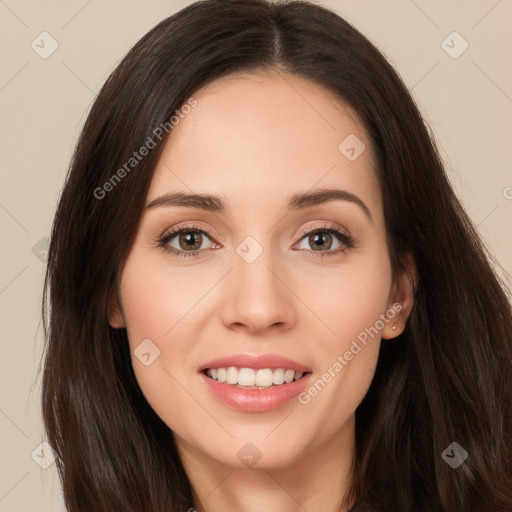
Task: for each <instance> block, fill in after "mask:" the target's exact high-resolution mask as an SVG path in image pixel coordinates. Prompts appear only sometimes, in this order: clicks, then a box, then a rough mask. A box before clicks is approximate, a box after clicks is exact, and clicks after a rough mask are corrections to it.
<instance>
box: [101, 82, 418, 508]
mask: <svg viewBox="0 0 512 512" xmlns="http://www.w3.org/2000/svg"><path fill="white" fill-rule="evenodd" d="M194 98H195V99H196V100H197V102H198V104H197V106H196V107H195V108H194V109H193V110H192V111H191V112H190V113H189V114H188V115H187V116H186V117H185V118H184V119H182V120H181V121H180V123H179V124H178V125H177V126H175V127H174V128H173V131H172V133H171V136H170V137H169V139H168V140H167V142H166V145H165V147H164V151H163V153H162V155H161V158H160V160H159V163H158V165H157V168H156V170H155V173H154V176H153V179H152V182H151V186H150V190H149V193H148V196H147V203H149V202H150V201H151V200H153V199H154V198H156V197H158V196H160V195H162V194H165V193H169V192H176V191H181V192H188V193H191V192H194V193H208V194H215V195H219V196H222V197H223V198H224V199H225V201H226V202H227V204H228V206H229V208H228V210H227V212H226V213H218V212H216V213H214V212H208V211H204V210H200V209H198V208H191V207H184V206H162V207H157V208H152V209H150V210H147V211H145V212H144V214H143V216H142V217H141V220H140V224H139V226H138V230H137V234H136V237H135V240H134V243H133V245H132V247H131V249H130V251H129V254H128V256H127V259H126V262H125V265H124V267H123V269H122V274H121V279H120V286H119V290H118V297H117V298H116V299H114V300H113V302H112V305H111V309H110V312H109V323H110V325H111V326H112V327H115V328H123V327H125V328H126V329H127V333H128V338H129V342H130V348H131V351H132V354H133V351H134V350H135V349H136V348H137V347H138V346H139V344H140V343H141V342H142V340H144V339H147V338H149V339H150V340H151V342H152V343H153V344H154V346H156V347H158V349H159V350H160V355H159V357H157V358H156V359H155V360H154V362H152V363H151V364H150V365H148V366H145V365H144V364H142V363H141V361H140V360H139V359H138V358H136V357H132V361H133V367H134V371H135V374H136V377H137V380H138V382H139V385H140V387H141V389H142V391H143V393H144V395H145V396H146V398H147V400H148V402H149V403H150V404H151V406H152V407H153V408H154V410H155V411H156V413H157V414H158V415H159V416H160V418H162V420H163V421H164V422H165V423H166V424H167V425H168V426H169V428H170V429H172V431H173V433H174V438H175V440H176V443H177V446H178V450H179V453H180V456H181V459H182V462H183V465H184V467H185V470H186V472H187V475H188V477H189V479H190V481H191V484H192V487H193V489H194V495H195V507H196V509H197V510H199V511H203V510H208V511H215V512H216V511H226V510H237V511H247V512H251V511H261V510H267V511H269V512H272V511H279V512H292V511H293V512H295V511H296V510H298V509H300V507H304V509H306V510H324V511H334V510H339V508H338V507H339V506H340V503H341V498H342V497H343V495H344V493H345V491H346V489H347V485H348V483H349V469H350V460H351V457H352V454H353V450H354V442H355V441H354V439H355V438H354V435H355V428H354V427H355V423H354V413H355V409H356V408H357V406H358V405H359V403H360V402H361V401H362V399H363V398H364V396H365V394H366V392H367V390H368V388H369V386H370V383H371V381H372V378H373V375H374V372H375V367H376V364H377V356H378V350H379V345H380V342H381V337H383V338H393V337H395V336H397V335H399V334H400V333H401V332H402V330H403V328H404V324H405V321H406V317H407V314H408V312H409V311H410V308H411V305H412V286H413V284H412V282H413V280H412V279H411V276H413V275H414V268H413V265H412V263H410V262H409V263H408V264H407V265H408V266H407V272H402V273H399V274H396V275H393V274H392V271H391V263H390V259H389V255H388V247H387V245H386V228H385V224H384V215H383V207H382V197H381V193H380V189H379V185H378V181H377V175H376V171H375V168H374V154H373V151H372V148H371V144H370V140H369V138H368V136H367V133H366V131H365V130H364V128H363V126H362V125H361V124H360V122H359V121H358V119H357V116H356V115H355V114H354V112H353V111H352V110H351V109H350V108H348V107H347V106H346V105H343V104H342V103H341V102H340V101H339V100H336V99H334V98H333V97H332V96H331V95H329V94H328V93H327V92H326V91H325V90H323V89H322V88H321V87H319V86H318V85H316V84H314V83H311V82H309V81H307V80H305V79H303V78H300V77H296V76H293V75H290V74H287V73H282V72H280V73H272V74H267V75H254V74H250V75H232V76H230V77H227V78H222V79H220V80H217V81H215V82H212V83H210V84H208V85H207V86H206V87H204V88H203V89H201V90H200V91H198V92H197V93H195V94H194ZM350 134H355V135H356V136H357V137H358V138H359V139H360V140H361V141H363V143H364V144H365V146H366V149H365V150H364V151H363V153H362V154H361V155H360V156H359V157H358V158H357V159H355V160H354V161H350V160H349V159H347V158H346V156H345V155H344V154H342V153H341V152H340V151H339V150H338V146H339V144H340V143H341V142H342V141H343V140H344V139H345V138H346V137H347V136H348V135H350ZM320 188H339V189H344V190H347V191H349V192H351V193H352V194H355V195H357V196H358V197H359V198H360V199H361V200H362V201H363V202H364V203H365V204H366V206H367V207H368V210H369V212H370V215H371V219H370V218H369V217H368V216H367V215H366V213H365V212H364V210H363V209H362V208H361V207H359V206H358V205H357V204H355V203H353V202H350V201H344V200H334V201H329V202H325V203H323V204H320V205H315V206H311V207H309V208H307V209H303V210H297V211H292V212H288V211H287V209H286V204H287V201H288V198H289V197H290V196H291V195H292V194H296V193H303V192H308V191H311V190H316V189H320ZM191 223H192V224H194V225H195V226H199V227H200V228H205V229H210V230H211V231H212V233H213V235H214V236H213V237H209V235H203V237H202V241H201V240H200V241H199V242H198V244H199V243H201V244H202V245H201V246H200V247H201V250H203V252H202V255H201V256H200V257H198V258H179V257H177V256H175V255H174V254H170V253H166V252H164V250H163V249H162V248H160V247H158V243H157V242H155V239H157V238H158V237H159V236H160V235H162V234H165V233H166V232H168V231H169V230H170V228H172V227H175V226H176V227H186V226H189V225H190V224H191ZM324 224H328V225H329V226H332V227H335V228H336V227H339V228H341V229H342V230H343V231H344V232H346V231H348V232H349V233H350V234H351V235H352V236H353V238H354V239H355V242H354V245H353V247H351V248H346V250H345V251H344V252H337V253H335V254H334V251H336V250H337V249H338V248H340V247H343V244H341V243H340V242H338V241H337V239H336V238H335V237H334V236H333V237H332V238H329V235H328V234H327V235H325V236H326V241H324V242H323V241H322V240H320V241H319V242H317V243H319V244H320V251H315V250H314V248H313V247H314V240H313V242H312V241H311V239H308V235H302V236H301V231H300V230H301V229H305V228H308V230H313V229H315V228H318V227H322V226H323V225H324ZM247 236H252V237H253V238H254V239H255V240H256V241H257V242H258V244H259V245H260V246H261V248H262V249H263V252H262V254H261V255H260V256H259V257H258V258H257V259H256V260H255V261H254V262H252V263H248V262H247V261H245V260H244V259H243V258H242V257H240V256H239V254H238V253H237V252H236V249H237V247H238V246H239V244H240V243H241V242H242V241H243V240H244V239H245V238H246V237H247ZM308 240H309V241H308ZM329 243H331V244H332V245H331V246H329ZM169 244H170V245H172V246H173V247H174V248H176V249H181V251H182V252H186V251H187V246H186V245H185V244H184V243H182V244H181V245H180V243H179V235H177V236H176V237H175V238H174V239H173V241H172V242H169ZM322 244H324V245H322ZM207 249H211V250H209V251H207ZM188 250H189V251H190V249H188ZM319 252H323V253H324V254H325V253H328V252H331V253H333V254H331V255H330V256H325V257H324V258H315V257H314V255H315V254H318V253H319ZM394 303H400V304H401V305H402V308H403V309H402V311H401V312H400V313H399V314H397V315H396V316H395V317H394V319H393V320H392V321H390V322H388V323H386V324H385V325H384V328H383V329H379V335H377V336H374V337H373V338H370V340H369V342H368V344H367V345H366V346H364V348H363V349H362V350H361V351H360V352H359V353H358V354H357V355H355V356H354V357H353V359H352V360H351V361H349V362H348V364H347V365H346V366H345V367H344V368H343V370H342V371H340V372H339V373H337V375H336V377H335V378H333V379H332V380H331V381H330V382H329V383H328V384H327V385H326V386H325V387H324V388H323V389H322V391H321V392H319V393H318V394H317V395H316V396H315V397H312V398H311V400H310V402H309V403H307V404H301V403H299V402H298V401H297V399H292V400H291V401H289V402H287V403H286V404H285V405H284V406H282V407H280V408H278V409H275V410H271V411H266V412H258V413H254V412H243V411H239V410H234V409H232V408H230V407H228V406H226V405H224V404H223V403H221V402H219V401H217V400H216V399H215V398H213V397H212V395H211V394H210V393H209V390H208V389H207V388H206V386H205V385H204V383H203V382H202V381H201V379H200V378H199V376H198V373H197V370H198V368H199V366H200V365H201V364H204V363H205V362H207V361H209V360H212V359H214V358H218V357H222V356H227V355H231V354H242V353H247V354H252V355H259V354H266V353H275V354H279V355H283V356H285V357H289V358H291V359H294V360H295V361H298V362H299V363H302V364H304V365H306V366H308V367H309V368H311V369H312V371H313V381H312V382H315V381H316V380H317V379H318V378H321V376H322V374H323V373H324V372H325V371H326V370H327V369H328V368H329V367H332V366H333V363H334V362H335V361H336V360H337V357H338V355H343V354H344V353H345V352H346V351H347V350H348V349H349V348H350V346H351V343H352V342H353V340H356V339H357V336H358V335H359V334H360V333H361V332H363V331H364V330H365V328H369V327H371V326H374V325H375V323H376V321H377V320H378V319H379V315H381V314H385V313H386V311H388V310H389V309H390V308H392V305H393V304H394ZM393 326H395V329H393ZM247 442H251V443H252V444H253V445H255V446H256V447H257V449H258V450H259V452H260V454H261V458H260V459H259V460H258V462H257V463H256V464H254V465H253V466H252V467H248V466H246V465H244V463H243V462H242V461H241V460H240V459H239V458H238V456H237V452H239V450H240V449H241V448H242V447H244V445H246V443H247Z"/></svg>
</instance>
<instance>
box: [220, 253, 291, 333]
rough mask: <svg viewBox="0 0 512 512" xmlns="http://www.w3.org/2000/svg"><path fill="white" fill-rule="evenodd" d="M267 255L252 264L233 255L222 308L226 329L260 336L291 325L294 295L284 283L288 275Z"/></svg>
mask: <svg viewBox="0 0 512 512" xmlns="http://www.w3.org/2000/svg"><path fill="white" fill-rule="evenodd" d="M270 252H271V251H270V250H265V251H263V253H262V254H261V255H260V256H259V257H258V258H257V259H256V260H255V261H253V262H251V263H249V262H247V261H245V260H244V259H243V258H242V257H239V256H238V254H235V255H234V261H233V270H232V271H231V272H230V273H229V285H228V286H227V287H226V289H225V293H226V296H225V299H224V303H223V308H222V320H223V323H224V325H225V326H226V327H227V328H229V329H231V330H235V329H236V330H240V331H247V332H250V333H257V334H261V333H264V332H265V331H267V330H269V329H279V330H285V329H289V328H290V327H291V326H292V325H293V324H294V322H295V320H296V309H295V305H294V294H293V292H292V291H291V289H290V288H289V285H288V284H287V272H286V269H285V267H284V265H283V264H280V262H278V261H277V258H274V257H272V255H271V254H270Z"/></svg>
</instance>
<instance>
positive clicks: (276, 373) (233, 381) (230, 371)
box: [202, 366, 311, 390]
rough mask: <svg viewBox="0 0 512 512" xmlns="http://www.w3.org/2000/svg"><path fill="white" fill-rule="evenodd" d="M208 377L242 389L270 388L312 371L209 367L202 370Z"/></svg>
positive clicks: (287, 382)
mask: <svg viewBox="0 0 512 512" xmlns="http://www.w3.org/2000/svg"><path fill="white" fill-rule="evenodd" d="M202 373H203V374H204V375H206V376H207V377H208V378H210V379H212V380H215V381H217V382H223V383H225V384H229V385H231V386H234V387H237V388H240V389H259V390H263V389H270V388H273V387H279V386H284V385H286V384H291V383H292V382H295V381H298V380H300V379H303V378H304V377H305V376H306V375H308V374H310V373H311V372H304V373H303V372H300V371H295V370H291V369H288V368H261V369H258V370H255V369H253V368H237V367H235V366H229V367H224V368H207V369H205V370H203V371H202Z"/></svg>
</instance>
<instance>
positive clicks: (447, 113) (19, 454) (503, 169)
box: [0, 0, 512, 512]
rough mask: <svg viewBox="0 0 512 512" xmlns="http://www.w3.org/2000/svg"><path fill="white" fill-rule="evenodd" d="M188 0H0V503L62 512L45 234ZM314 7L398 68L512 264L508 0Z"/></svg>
mask: <svg viewBox="0 0 512 512" xmlns="http://www.w3.org/2000/svg"><path fill="white" fill-rule="evenodd" d="M190 3H191V2H190V1H188V0H181V1H179V0H167V1H164V0H151V1H142V0H136V1H135V0H131V1H126V0H125V1H121V0H103V1H98V0H90V1H86V0H66V1H64V0H60V1H57V0H52V1H47V2H44V3H43V2H36V1H35V0H0V41H1V47H2V57H1V59H2V62H1V66H0V112H1V120H2V122H1V127H0V130H1V132H0V141H1V145H2V151H1V171H0V172H1V180H2V181H1V184H2V186H1V188H0V228H1V237H2V260H1V264H0V306H1V322H2V323H1V327H2V352H1V358H0V366H1V370H0V381H1V396H0V434H1V435H0V444H1V470H0V512H4V511H6V512H7V511H8V512H24V511H27V512H28V511H30V512H38V511H41V512H43V511H44V512H49V511H52V512H57V511H63V510H64V506H63V504H62V499H61V492H60V484H59V482H58V478H57V474H56V471H55V464H51V465H49V467H48V468H47V469H44V468H43V467H41V465H39V464H37V463H36V461H39V462H42V464H43V466H44V465H46V464H49V463H50V462H51V459H50V458H49V456H50V451H49V450H48V449H45V447H44V446H42V447H40V446H39V445H40V443H41V442H42V441H43V440H44V438H43V436H42V427H41V421H40V406H39V401H40V381H39V380H37V381H36V375H35V371H36V367H37V364H38V362H39V359H40V356H41V348H42V341H41V327H40V322H39V305H40V299H41V288H42V278H43V271H44V258H45V253H44V245H45V240H44V238H45V237H47V236H48V235H49V231H50V226H51V222H52V218H53V214H54V210H55V205H56V201H57V198H58V195H59V191H60V189H61V186H62V184H63V179H64V177H65V173H66V169H67V165H68V162H69V159H70V156H71V153H72V150H73V147H74V144H75V142H76V139H77V136H78V133H79V131H80V128H81V126H82V124H83V122H84V119H85V116H86V114H87V112H88V109H89V107H90V104H91V102H92V101H93V100H94V97H95V94H96V93H97V91H98V90H99V88H100V87H101V85H102V84H103V82H104V81H105V79H106V78H107V76H108V75H109V73H110V72H111V71H112V69H113V67H114V66H115V64H116V63H117V62H118V61H119V59H120V58H121V57H122V56H123V55H124V53H125V52H126V51H127V50H128V49H129V48H130V47H131V46H132V45H133V44H134V43H135V42H136V41H137V40H138V39H139V38H140V37H141V36H142V35H143V34H144V33H145V32H147V31H148V30H149V29H150V28H151V27H153V26H154V25H155V24H156V23H157V22H159V21H160V20H162V19H163V18H164V17H167V16H169V15H170V14H172V13H173V12H175V11H177V10H179V9H180V8H181V7H184V6H185V5H188V4H190ZM321 3H323V4H324V5H326V6H329V7H331V8H334V9H335V10H337V11H338V12H339V13H340V14H342V15H344V16H345V17H346V18H347V19H348V20H349V21H351V22H352V23H353V24H354V25H355V26H356V27H357V28H358V29H360V30H361V31H362V32H363V33H364V34H365V35H367V36H368V37H369V38H370V39H371V40H372V41H373V42H374V43H376V44H377V46H378V47H379V48H380V49H381V50H383V51H384V52H385V53H386V55H387V56H388V58H389V59H390V60H391V61H392V62H393V63H394V64H395V66H396V67H397V69H398V70H399V72H400V74H401V75H402V77H403V79H404V80H405V82H406V84H407V85H408V86H409V88H410V89H411V90H412V91H413V94H414V97H415V99H416V100H417V102H418V103H419V105H420V108H421V110H422V112H423V114H424V115H425V116H426V118H427V120H428V121H429V123H430V124H431V126H432V128H433V130H434V133H435V134H436V137H437V140H438V143H439V145H440V149H441V151H442V155H443V158H444V159H445V162H446V163H447V166H448V170H449V174H450V177H451V179H452V183H453V185H454V187H455V189H456V191H457V193H458V195H459V196H460V197H461V199H462V201H463V203H464V204H465V205H466V207H467V209H468V212H469V214H470V216H471V218H472V219H473V221H474V222H475V224H477V225H478V229H479V230H480V232H481V234H482V236H483V237H484V239H485V240H486V242H487V244H488V246H489V248H490V249H491V251H492V252H493V253H494V254H495V255H496V257H497V259H498V261H499V262H500V263H501V265H502V266H503V268H504V269H505V271H506V272H508V273H510V272H511V271H512V251H511V249H512V243H511V238H510V231H511V225H512V176H511V173H510V169H511V161H512V138H511V132H512V127H511V120H512V77H511V72H510V62H511V59H510V57H511V48H512V30H511V27H510V22H507V20H510V19H512V2H511V1H510V0H457V1H454V0H452V1H450V2H446V1H443V0H430V1H426V0H414V1H412V0H389V1H380V2H378V1H371V0H357V1H356V0H325V1H323V2H321ZM454 31H457V32H458V33H459V34H460V35H461V36H462V38H463V39H464V40H465V41H467V43H468V44H469V47H468V48H467V50H466V51H465V52H463V53H462V54H461V55H460V56H459V57H458V58H452V57H451V56H450V55H448V53H446V51H445V49H447V50H448V51H450V52H451V53H452V54H456V53H459V52H460V50H461V49H463V47H464V41H463V40H462V39H460V38H457V36H455V37H454V36H450V37H449V38H448V39H447V41H446V42H445V43H444V45H442V42H443V41H444V40H445V39H446V38H447V36H449V35H450V34H451V33H452V32H454ZM42 32H48V33H49V34H50V35H51V37H52V38H53V39H54V40H56V41H57V43H58V48H57V50H56V51H55V52H54V53H52V54H51V55H50V56H48V57H47V58H42V57H41V56H40V53H41V52H44V51H48V50H49V49H51V39H50V38H49V37H50V36H40V34H41V33H42ZM43 38H44V41H43V42H41V39H43ZM33 41H35V42H34V46H35V48H37V50H38V52H39V53H37V52H36V51H35V50H34V49H33V48H32V47H31V44H32V42H33ZM446 45H449V46H448V47H446ZM443 47H444V48H445V49H444V48H443ZM450 47H451V48H450ZM77 229H80V226H77ZM41 239H43V240H42V241H41Z"/></svg>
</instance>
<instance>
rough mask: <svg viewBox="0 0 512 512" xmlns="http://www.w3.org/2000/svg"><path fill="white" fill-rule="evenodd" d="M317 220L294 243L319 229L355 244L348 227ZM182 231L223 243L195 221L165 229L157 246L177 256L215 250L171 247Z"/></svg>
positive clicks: (328, 253)
mask: <svg viewBox="0 0 512 512" xmlns="http://www.w3.org/2000/svg"><path fill="white" fill-rule="evenodd" d="M317 222H321V224H319V225H316V226H311V225H309V226H307V227H305V228H302V229H301V230H300V232H299V233H298V234H297V235H295V237H298V240H297V242H296V243H295V244H294V245H296V244H297V243H299V242H300V241H302V239H303V238H305V236H306V235H310V234H312V233H315V232H317V231H319V232H321V231H327V232H329V231H331V232H332V233H331V234H332V235H334V236H335V237H336V238H338V241H339V242H340V243H342V244H345V247H346V248H351V247H352V246H353V244H354V241H355V240H354V238H353V237H352V235H351V234H350V232H349V231H348V229H346V228H344V227H342V226H340V225H338V224H336V223H334V222H330V221H317ZM182 231H197V232H200V233H204V234H206V235H207V236H208V238H210V239H211V240H212V242H214V243H215V244H218V245H221V244H219V242H217V240H216V238H215V236H214V235H213V232H212V230H211V229H210V228H207V227H204V226H200V225H198V224H195V223H193V222H192V223H191V224H185V225H180V224H178V225H177V226H174V227H173V228H171V229H170V230H168V231H164V233H163V234H162V235H160V236H158V237H156V239H155V242H156V243H157V246H159V247H161V248H162V249H163V250H164V251H167V252H171V253H174V254H175V255H176V256H179V257H190V258H198V257H201V256H204V255H205V254H204V253H207V252H210V251H211V250H213V249H211V248H210V249H200V250H195V251H183V250H179V249H176V248H174V247H169V246H168V243H169V241H170V240H172V239H173V238H174V237H175V236H177V235H178V234H179V233H181V232H182ZM340 234H341V235H342V237H340V236H339V235H340ZM295 237H294V238H295ZM342 238H344V239H342ZM221 247H222V245H221ZM301 252H306V253H311V257H314V258H323V257H328V256H332V255H335V254H337V253H339V252H345V250H343V249H341V250H339V249H338V250H336V251H320V252H316V253H315V252H314V251H313V252H312V251H309V250H301Z"/></svg>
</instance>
